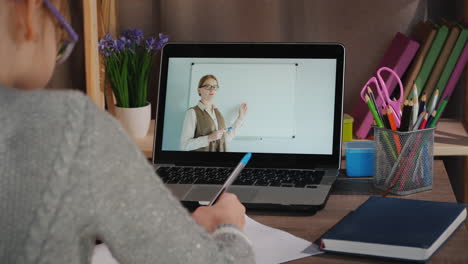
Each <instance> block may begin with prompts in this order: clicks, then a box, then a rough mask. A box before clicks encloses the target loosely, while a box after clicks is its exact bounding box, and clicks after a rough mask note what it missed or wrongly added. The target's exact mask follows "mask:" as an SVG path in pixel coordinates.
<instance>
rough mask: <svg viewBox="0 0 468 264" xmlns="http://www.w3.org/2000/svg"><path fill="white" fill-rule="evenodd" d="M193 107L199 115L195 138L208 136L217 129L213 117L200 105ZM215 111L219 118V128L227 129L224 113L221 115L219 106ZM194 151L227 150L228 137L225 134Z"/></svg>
mask: <svg viewBox="0 0 468 264" xmlns="http://www.w3.org/2000/svg"><path fill="white" fill-rule="evenodd" d="M192 109H193V110H194V111H195V115H196V117H197V124H196V127H195V135H194V138H197V137H203V136H208V135H209V134H211V133H212V132H213V131H215V130H216V127H215V123H214V121H213V119H212V118H211V117H210V115H209V114H208V113H207V112H206V111H203V110H201V109H200V107H198V106H194V107H192ZM214 111H215V115H216V120H218V129H225V128H226V124H225V122H224V117H223V115H221V113H220V112H219V111H218V109H217V108H215V109H214ZM193 151H210V152H226V139H225V137H224V135H223V136H222V137H221V139H218V140H215V141H211V142H210V143H209V145H208V146H206V147H203V148H199V149H195V150H193Z"/></svg>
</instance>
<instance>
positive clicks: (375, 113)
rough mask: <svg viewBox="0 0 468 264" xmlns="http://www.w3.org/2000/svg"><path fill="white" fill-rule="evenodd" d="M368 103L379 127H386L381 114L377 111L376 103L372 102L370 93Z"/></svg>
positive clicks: (367, 98) (367, 96) (367, 97)
mask: <svg viewBox="0 0 468 264" xmlns="http://www.w3.org/2000/svg"><path fill="white" fill-rule="evenodd" d="M366 104H367V106H368V107H369V110H370V111H371V113H372V116H373V117H374V120H375V122H376V123H377V126H378V127H382V128H383V127H384V125H383V123H382V120H381V119H380V117H379V114H378V113H377V109H375V107H374V104H372V101H371V99H370V98H369V95H366Z"/></svg>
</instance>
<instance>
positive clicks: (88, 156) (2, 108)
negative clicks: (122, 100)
mask: <svg viewBox="0 0 468 264" xmlns="http://www.w3.org/2000/svg"><path fill="white" fill-rule="evenodd" d="M0 228H1V229H0V263H1V264H16V263H24V264H32V263H34V264H41V263H60V264H78V263H80V264H84V263H90V259H91V254H92V250H93V247H94V241H95V240H96V239H100V240H103V241H104V242H105V243H106V245H107V246H108V247H109V248H110V250H111V252H112V255H113V256H114V257H115V258H116V259H117V260H118V261H119V262H120V263H121V264H127V263H142V264H143V263H144V264H149V263H253V262H254V256H253V252H252V248H251V245H250V244H249V242H248V240H247V238H246V237H245V235H244V234H243V233H242V232H241V231H240V230H238V229H236V228H234V227H232V226H231V227H229V226H227V227H226V226H225V227H222V228H218V229H217V230H216V231H215V232H214V233H213V234H208V233H206V232H204V231H203V230H202V228H201V227H199V226H197V225H196V223H195V222H194V220H193V219H192V218H191V216H190V215H189V213H188V212H187V211H186V210H185V209H184V208H183V207H182V206H181V205H180V203H179V202H178V201H177V200H176V199H175V198H174V197H173V196H172V195H171V194H170V192H169V191H168V190H167V189H166V188H165V187H164V185H163V184H162V182H161V180H160V179H159V177H158V176H157V175H156V174H155V173H154V171H153V168H152V166H151V165H150V164H149V163H148V162H147V161H146V159H145V158H144V156H143V155H142V154H141V152H140V151H139V150H138V148H137V147H136V146H135V144H133V143H132V142H131V140H129V138H128V137H127V136H126V134H125V133H124V131H123V130H122V129H121V127H120V126H119V125H118V123H117V121H115V120H114V119H112V118H111V117H110V116H109V115H108V114H106V113H105V112H104V111H101V110H99V109H97V107H95V106H94V105H93V104H92V103H91V102H90V101H89V100H88V99H87V97H86V96H84V95H82V94H81V93H76V92H46V91H37V92H20V91H17V90H15V89H9V88H4V87H0Z"/></svg>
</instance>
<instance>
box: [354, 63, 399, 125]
mask: <svg viewBox="0 0 468 264" xmlns="http://www.w3.org/2000/svg"><path fill="white" fill-rule="evenodd" d="M383 71H386V72H389V73H390V74H391V75H393V77H395V79H396V81H397V84H398V87H399V88H400V95H399V96H398V97H399V98H398V99H395V100H392V99H391V98H390V93H389V91H388V87H387V84H385V80H384V79H383V78H382V72H383ZM375 75H376V76H377V77H375V76H372V77H371V78H370V79H369V81H367V83H366V85H364V87H363V88H362V90H361V99H362V100H363V101H364V102H365V100H366V92H367V87H368V86H370V85H371V84H374V86H375V87H376V88H377V93H378V98H376V99H375V100H376V104H377V107H379V108H381V107H386V106H387V105H389V106H390V107H391V108H392V110H393V113H395V122H396V125H397V127H399V126H400V121H401V102H402V101H403V84H402V82H401V79H400V77H399V76H398V74H397V73H396V72H395V71H393V70H392V69H390V68H388V67H381V68H380V69H378V70H377V73H376V74H375ZM390 77H391V76H390Z"/></svg>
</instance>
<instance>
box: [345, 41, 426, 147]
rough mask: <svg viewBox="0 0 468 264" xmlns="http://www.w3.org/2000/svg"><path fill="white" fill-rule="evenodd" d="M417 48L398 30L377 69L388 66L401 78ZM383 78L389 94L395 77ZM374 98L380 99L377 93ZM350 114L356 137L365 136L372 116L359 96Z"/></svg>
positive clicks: (370, 124) (394, 82)
mask: <svg viewBox="0 0 468 264" xmlns="http://www.w3.org/2000/svg"><path fill="white" fill-rule="evenodd" d="M418 48H419V43H417V42H416V41H414V40H412V39H410V38H409V37H407V36H405V35H404V34H402V33H400V32H398V33H397V34H396V35H395V37H394V38H393V40H392V43H391V44H390V47H389V48H388V49H387V51H386V52H385V55H384V56H383V58H382V60H381V61H380V63H379V64H378V66H377V69H380V68H381V67H389V68H391V69H393V70H394V71H395V72H396V73H397V74H398V76H399V77H400V78H401V77H402V76H403V74H404V73H405V71H406V70H407V69H408V66H409V65H410V63H411V61H412V60H413V58H414V56H415V55H416V52H417V51H418ZM374 74H375V72H374ZM384 79H386V85H387V88H388V91H389V93H390V94H391V93H392V92H393V90H394V89H395V87H396V80H395V78H385V76H384ZM376 100H377V101H379V100H380V99H379V98H378V95H377V98H376ZM351 115H352V116H353V118H354V120H355V121H354V122H355V124H356V126H355V134H356V137H358V138H366V137H367V135H368V133H369V131H370V129H371V126H372V123H373V118H372V114H371V112H370V111H369V108H368V107H367V105H366V104H365V103H363V102H362V101H361V98H359V101H358V102H357V103H356V104H355V105H354V108H353V110H352V112H351Z"/></svg>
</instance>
